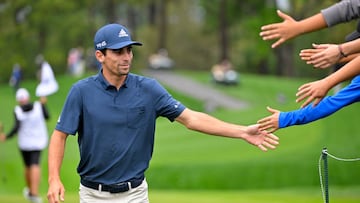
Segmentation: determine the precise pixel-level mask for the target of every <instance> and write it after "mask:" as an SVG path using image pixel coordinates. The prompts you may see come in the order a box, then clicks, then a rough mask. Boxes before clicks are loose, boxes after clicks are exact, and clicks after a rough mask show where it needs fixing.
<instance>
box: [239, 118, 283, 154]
mask: <svg viewBox="0 0 360 203" xmlns="http://www.w3.org/2000/svg"><path fill="white" fill-rule="evenodd" d="M259 127H260V125H258V124H254V125H249V126H247V129H246V136H244V139H245V140H246V141H247V142H248V143H250V144H252V145H255V146H257V147H258V148H259V149H261V150H262V151H267V150H268V149H275V148H276V146H277V145H278V144H279V142H278V140H279V138H278V137H277V136H276V135H274V134H271V133H268V132H266V131H263V130H260V128H259Z"/></svg>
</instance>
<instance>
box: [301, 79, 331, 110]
mask: <svg viewBox="0 0 360 203" xmlns="http://www.w3.org/2000/svg"><path fill="white" fill-rule="evenodd" d="M328 84H329V83H327V82H326V80H325V79H322V80H317V81H314V82H310V83H306V84H303V85H302V86H300V87H299V89H298V92H297V93H296V97H297V99H296V102H301V101H303V100H305V99H306V98H307V99H306V101H305V102H304V103H303V104H302V105H301V108H303V107H305V106H307V105H308V104H310V103H311V102H313V101H314V103H313V106H316V105H317V104H318V103H319V102H320V101H321V100H322V99H323V98H324V97H325V96H326V94H327V92H328V91H329V90H330V88H331V87H329V85H328Z"/></svg>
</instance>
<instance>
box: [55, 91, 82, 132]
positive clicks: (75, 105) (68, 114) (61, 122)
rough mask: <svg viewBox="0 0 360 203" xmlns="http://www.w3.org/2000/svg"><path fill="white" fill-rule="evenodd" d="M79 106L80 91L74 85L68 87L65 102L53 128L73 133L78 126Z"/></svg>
mask: <svg viewBox="0 0 360 203" xmlns="http://www.w3.org/2000/svg"><path fill="white" fill-rule="evenodd" d="M81 106H82V104H81V96H80V92H79V90H78V88H76V86H75V85H74V86H73V87H72V88H71V89H70V91H69V94H68V96H67V98H66V100H65V104H64V106H63V109H62V112H61V114H60V117H59V119H58V121H57V124H56V127H55V129H56V130H59V131H62V132H64V133H66V134H70V135H75V134H76V133H77V131H78V128H79V122H80V118H81Z"/></svg>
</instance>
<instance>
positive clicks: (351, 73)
mask: <svg viewBox="0 0 360 203" xmlns="http://www.w3.org/2000/svg"><path fill="white" fill-rule="evenodd" d="M359 74H360V56H358V57H356V58H354V59H353V60H351V61H350V62H348V63H347V64H346V65H345V66H343V67H342V68H340V69H339V70H338V71H336V72H335V73H333V74H331V75H329V76H328V77H326V78H325V80H326V82H327V83H328V84H329V86H330V87H333V86H335V85H336V84H338V83H340V82H343V81H345V80H348V79H350V78H352V77H355V76H356V75H359Z"/></svg>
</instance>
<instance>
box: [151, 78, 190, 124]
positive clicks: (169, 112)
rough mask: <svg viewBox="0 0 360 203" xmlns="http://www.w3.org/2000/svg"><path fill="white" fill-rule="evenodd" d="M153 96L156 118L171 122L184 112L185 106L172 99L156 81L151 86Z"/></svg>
mask: <svg viewBox="0 0 360 203" xmlns="http://www.w3.org/2000/svg"><path fill="white" fill-rule="evenodd" d="M152 89H153V90H154V95H155V98H156V99H155V108H156V112H157V116H163V117H166V118H168V119H169V120H170V121H171V122H173V121H174V120H175V119H176V118H177V117H178V116H179V115H180V114H181V113H182V112H183V111H184V110H185V108H186V107H185V106H184V105H183V104H182V103H181V102H179V101H178V100H176V99H174V98H173V97H172V96H171V95H170V94H169V93H168V91H167V90H166V89H165V88H164V87H162V86H161V85H160V84H159V83H158V82H157V81H154V84H153V85H152Z"/></svg>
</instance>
